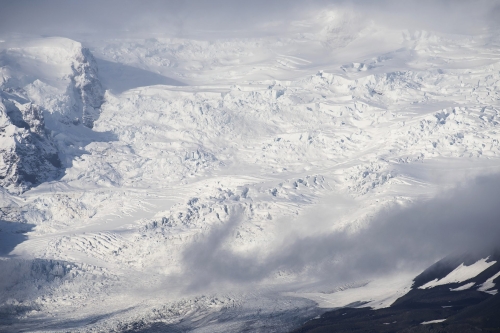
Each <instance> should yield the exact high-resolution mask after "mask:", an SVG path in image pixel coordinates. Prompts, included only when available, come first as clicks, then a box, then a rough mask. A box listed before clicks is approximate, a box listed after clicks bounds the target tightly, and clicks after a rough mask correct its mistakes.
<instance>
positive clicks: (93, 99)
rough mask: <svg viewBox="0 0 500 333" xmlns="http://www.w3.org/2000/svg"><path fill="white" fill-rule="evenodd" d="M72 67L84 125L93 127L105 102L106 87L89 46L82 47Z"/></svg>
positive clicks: (78, 105)
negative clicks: (100, 78)
mask: <svg viewBox="0 0 500 333" xmlns="http://www.w3.org/2000/svg"><path fill="white" fill-rule="evenodd" d="M71 67H72V69H73V73H74V76H73V77H72V83H73V85H74V90H75V97H76V98H75V99H76V101H77V107H78V109H79V110H78V112H79V113H80V112H81V117H82V118H81V119H82V123H83V125H85V126H87V127H89V128H92V127H93V126H94V121H95V120H97V118H99V114H100V112H101V109H100V108H101V105H102V103H103V102H104V89H103V87H102V85H101V82H100V81H99V78H98V76H97V72H98V71H97V63H96V61H95V59H94V56H93V55H92V53H90V51H89V50H88V49H87V48H81V49H80V50H79V51H78V52H77V53H76V56H75V60H74V61H73V64H72V66H71Z"/></svg>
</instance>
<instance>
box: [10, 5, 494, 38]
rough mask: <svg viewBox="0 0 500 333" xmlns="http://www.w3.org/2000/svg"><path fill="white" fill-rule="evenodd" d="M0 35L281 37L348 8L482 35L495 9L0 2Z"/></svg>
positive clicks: (387, 21) (397, 24) (391, 21)
mask: <svg viewBox="0 0 500 333" xmlns="http://www.w3.org/2000/svg"><path fill="white" fill-rule="evenodd" d="M2 2H3V3H2V11H1V12H0V33H2V34H6V33H18V34H19V33H21V34H34V35H49V36H64V37H70V38H71V37H73V38H75V37H78V36H82V35H90V36H93V37H96V38H104V37H117V36H121V37H123V36H141V37H147V36H151V34H161V35H167V36H176V37H183V36H190V35H196V33H197V32H199V31H203V32H208V31H217V33H215V35H214V36H228V34H229V36H235V37H240V36H258V35H263V34H264V35H276V36H279V35H282V34H283V33H284V32H286V31H288V30H289V29H290V23H291V22H293V21H297V20H299V21H300V20H303V19H310V18H311V17H315V16H316V15H317V14H318V13H320V12H322V11H325V10H338V11H349V12H350V13H352V14H354V16H355V20H359V21H364V22H371V21H374V22H376V23H378V24H381V25H387V26H391V27H394V28H398V29H425V30H437V31H443V32H448V33H481V32H484V31H485V30H487V29H489V28H492V27H495V26H498V17H499V16H500V4H499V3H498V1H495V0H479V1H465V0H459V1H451V0H439V1H415V0H411V1H395V0H383V1H368V0H352V1H345V0H337V1H335V0H311V1H298V0H291V1H285V0H278V1H271V2H269V1H263V0H253V1H229V0H215V1H202V0H187V1H181V0H167V1H158V0H148V1H131V0H126V1H117V0H109V1H96V0H89V1H63V0H45V1H34V0H22V1H6V0H4V1H2Z"/></svg>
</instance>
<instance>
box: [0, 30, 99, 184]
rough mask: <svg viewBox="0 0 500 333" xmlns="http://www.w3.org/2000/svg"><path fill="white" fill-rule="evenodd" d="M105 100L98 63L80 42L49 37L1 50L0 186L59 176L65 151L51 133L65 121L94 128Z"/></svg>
mask: <svg viewBox="0 0 500 333" xmlns="http://www.w3.org/2000/svg"><path fill="white" fill-rule="evenodd" d="M103 102H104V89H103V87H102V85H101V83H100V81H99V78H98V75H97V63H96V61H95V59H94V57H93V55H92V54H91V52H90V51H89V50H88V49H86V48H84V47H82V45H81V44H80V43H78V42H75V41H72V40H69V39H65V38H47V39H41V40H33V41H29V42H26V43H24V44H19V45H14V44H13V45H10V46H7V47H6V48H5V49H4V50H2V51H1V52H0V186H2V187H3V188H4V189H6V190H7V191H8V192H10V193H21V192H24V191H26V190H28V189H29V188H31V187H32V186H35V185H38V184H40V183H42V182H45V181H49V180H51V179H54V178H57V177H58V176H59V175H60V174H61V173H62V167H63V166H62V163H61V160H60V159H59V154H64V152H62V151H58V148H57V147H59V149H60V148H61V147H60V146H59V145H57V144H56V143H55V141H53V140H52V137H53V136H56V135H57V134H58V133H59V132H60V131H65V129H64V127H65V126H75V125H76V126H81V125H79V124H82V125H83V126H86V127H89V128H92V127H93V126H94V122H95V121H96V120H97V119H98V118H99V115H100V112H101V111H100V108H101V105H102V104H103ZM44 115H45V117H46V119H47V126H48V127H46V126H45V121H44ZM49 117H50V119H49ZM47 128H50V130H48V129H47ZM61 156H62V155H61Z"/></svg>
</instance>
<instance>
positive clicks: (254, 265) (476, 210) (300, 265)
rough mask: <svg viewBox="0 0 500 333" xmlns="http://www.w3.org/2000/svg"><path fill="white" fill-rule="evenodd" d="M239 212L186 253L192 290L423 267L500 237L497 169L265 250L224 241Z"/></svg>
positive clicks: (341, 279)
mask: <svg viewBox="0 0 500 333" xmlns="http://www.w3.org/2000/svg"><path fill="white" fill-rule="evenodd" d="M242 216H243V215H242V213H241V211H238V210H235V211H233V214H232V218H231V219H230V220H229V221H228V222H227V223H226V224H225V225H224V226H223V227H221V228H218V229H215V230H214V231H212V233H211V234H210V235H208V237H206V238H205V239H203V240H202V241H199V242H195V243H193V244H192V245H191V246H190V247H189V248H188V249H187V250H186V251H185V253H184V264H185V270H186V272H187V273H186V274H187V275H186V276H187V277H188V278H189V279H190V280H189V281H190V288H194V289H197V288H202V287H206V286H210V285H213V284H214V283H216V282H217V283H220V282H225V283H230V284H249V283H253V282H259V281H262V280H264V279H266V278H268V277H271V276H272V274H275V273H276V272H278V271H286V272H292V273H298V274H302V276H305V277H306V280H307V281H314V282H321V281H328V282H329V283H337V284H341V283H346V282H352V281H357V280H366V279H370V278H375V277H377V276H382V275H384V274H390V273H391V272H402V271H403V272H404V271H415V270H419V269H420V270H423V269H425V268H426V267H428V266H429V265H431V264H432V263H434V262H435V261H437V260H439V259H441V258H443V257H446V256H448V255H460V254H463V253H477V254H481V255H483V254H484V255H485V256H487V255H488V254H491V253H492V251H494V250H495V249H496V247H498V239H499V237H500V223H499V216H500V175H494V176H485V177H480V178H477V179H475V180H474V181H471V182H469V183H467V184H465V185H462V186H459V187H457V188H455V189H453V190H451V191H447V192H444V193H441V194H440V195H438V196H436V197H435V198H433V199H431V200H427V201H421V202H417V203H415V204H413V205H411V206H408V207H403V206H395V207H392V208H390V209H385V210H383V211H381V212H380V213H378V214H377V216H375V217H374V218H373V220H372V221H370V223H369V224H368V225H367V226H366V227H365V228H363V229H361V230H360V231H357V232H352V231H349V230H343V231H340V232H334V233H329V234H324V235H320V236H309V237H299V236H296V237H295V238H293V239H288V240H286V241H284V242H283V243H282V244H281V245H280V246H279V250H277V251H274V252H271V253H270V254H261V253H252V254H251V255H241V254H237V253H234V252H232V251H231V250H230V249H228V248H227V247H226V246H225V245H224V244H225V241H227V240H228V239H229V237H230V236H231V234H232V233H231V232H232V230H233V229H234V228H235V227H236V226H237V225H238V224H239V223H240V222H241V220H242V219H243V217H242ZM315 222H316V221H311V223H315Z"/></svg>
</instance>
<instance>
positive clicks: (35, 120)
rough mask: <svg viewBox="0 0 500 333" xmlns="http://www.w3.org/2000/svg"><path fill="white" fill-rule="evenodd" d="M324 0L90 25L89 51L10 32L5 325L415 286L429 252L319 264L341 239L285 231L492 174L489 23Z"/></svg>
mask: <svg viewBox="0 0 500 333" xmlns="http://www.w3.org/2000/svg"><path fill="white" fill-rule="evenodd" d="M330 14H331V15H333V16H331V15H330V16H328V15H327V14H322V15H326V17H323V18H322V19H321V20H319V21H314V22H323V23H322V24H317V23H313V22H309V23H308V24H306V23H307V22H296V28H294V29H297V31H295V30H293V29H292V31H291V32H290V33H289V35H287V36H286V38H274V37H265V38H254V39H219V40H215V41H203V40H192V39H172V38H161V37H159V38H155V39H147V40H131V39H114V40H98V41H92V40H88V41H87V43H88V46H89V49H90V50H92V53H93V54H94V56H95V57H96V60H94V56H93V55H92V54H91V51H89V50H88V49H86V48H83V47H82V45H81V44H80V43H78V42H75V41H71V40H68V39H63V38H42V39H36V40H32V39H30V40H26V39H20V38H18V39H16V38H12V40H8V41H6V42H5V43H1V44H0V45H1V46H0V47H1V49H2V51H1V53H0V66H1V70H2V77H3V79H2V81H1V88H2V105H4V107H2V108H1V109H0V111H1V112H2V118H1V119H2V120H1V121H2V124H4V125H2V126H4V127H3V128H4V132H2V135H3V134H5V137H4V138H5V139H3V138H2V140H1V145H2V157H3V166H2V169H0V171H2V170H5V171H2V172H4V174H5V175H6V176H4V178H2V187H3V189H2V197H0V199H1V200H2V204H1V207H2V213H3V215H2V219H5V220H6V221H7V220H8V221H9V222H5V223H15V224H16V228H14V229H15V230H18V229H17V224H19V225H23V226H27V225H29V226H30V228H29V229H31V228H32V231H30V232H29V233H27V234H26V236H25V237H24V238H25V239H20V240H19V242H18V244H13V246H12V247H11V248H9V249H8V251H7V250H6V253H3V254H4V255H7V254H10V255H15V256H16V257H13V258H9V257H5V258H3V259H2V260H1V261H0V267H1V271H2V272H7V273H5V274H4V273H1V274H4V275H0V277H2V279H0V280H2V281H3V282H2V283H3V284H2V285H1V288H2V290H1V293H0V311H1V314H2V315H3V314H6V315H5V318H7V319H6V320H5V321H4V322H0V325H4V324H5V325H14V326H11V327H16V328H17V327H18V328H19V329H25V330H29V331H57V330H62V331H67V330H71V331H79V330H80V331H92V330H104V331H112V330H116V331H123V330H126V329H146V328H148V327H150V325H152V324H154V323H156V324H158V323H160V324H162V325H169V326H165V327H168V328H170V329H176V328H178V329H190V330H196V331H199V332H203V331H207V332H213V331H220V332H223V331H227V332H234V331H238V330H242V329H244V328H248V329H250V330H255V331H259V330H263V329H264V328H263V327H267V328H269V327H272V328H273V329H275V330H277V331H286V330H290V329H292V328H293V327H295V326H296V325H298V324H300V323H301V322H302V321H303V320H305V318H309V317H311V316H314V315H315V314H316V312H317V310H315V309H314V303H313V302H312V301H315V302H320V303H321V302H322V301H324V302H327V303H329V304H330V306H344V305H347V304H349V303H353V302H366V301H367V299H366V298H365V297H364V295H367V293H368V292H369V293H370V299H369V300H368V301H369V302H370V303H369V305H370V306H373V307H382V306H388V305H390V303H391V302H393V301H394V300H395V299H396V298H397V297H399V296H401V295H403V294H404V293H406V292H407V291H408V290H409V289H410V287H411V285H412V281H413V278H414V277H415V276H416V275H417V273H418V270H419V269H423V268H425V267H416V268H415V267H414V268H413V271H410V272H408V271H405V273H404V274H399V275H394V276H391V277H389V278H387V279H385V278H381V279H376V278H375V277H373V276H348V277H347V278H346V279H347V280H348V281H345V279H340V278H339V280H336V279H324V278H323V277H324V275H322V274H324V272H323V271H322V268H323V267H327V266H328V265H336V264H337V263H338V262H342V257H341V256H340V257H335V258H333V259H332V258H331V257H329V256H323V257H321V258H317V257H315V256H314V255H313V254H314V253H313V254H311V255H309V256H308V253H309V252H308V251H306V250H307V248H308V246H304V247H303V248H302V250H300V251H298V250H297V249H296V248H293V247H292V246H290V247H285V249H290V250H296V251H297V252H293V251H290V253H296V254H297V255H296V257H294V258H292V259H293V260H292V259H290V258H289V257H287V254H286V253H285V254H282V252H280V251H281V248H280V247H281V246H282V245H283V244H284V245H287V244H290V242H291V243H292V244H296V243H293V241H294V240H297V242H298V244H302V243H300V240H301V239H304V238H307V237H310V238H312V239H314V237H318V235H324V234H330V233H335V232H343V233H345V234H346V235H356V232H358V231H360V230H364V228H366V227H367V226H368V225H370V221H371V220H372V218H373V217H374V216H376V215H377V213H378V212H380V211H381V210H382V209H384V208H388V207H394V206H395V205H397V204H399V205H403V206H409V205H411V204H412V203H414V202H418V201H420V200H423V199H429V198H433V197H435V196H436V194H437V193H439V192H440V191H442V190H446V189H449V188H452V187H454V186H456V185H458V184H461V183H462V182H464V181H465V180H468V179H471V178H473V177H475V176H477V175H480V174H490V173H493V172H498V171H499V170H500V160H499V157H500V143H499V140H500V132H499V130H498V127H499V126H500V105H499V98H500V88H499V87H500V84H499V82H500V58H499V57H498V56H497V54H498V47H499V44H498V40H497V39H495V38H497V37H496V36H497V35H496V34H494V33H491V34H486V33H485V34H484V35H478V36H456V35H445V34H438V33H432V32H425V31H416V32H409V31H397V30H388V29H387V28H382V27H377V26H375V25H373V24H370V25H368V26H362V25H358V24H354V23H353V22H355V20H351V19H347V18H346V20H341V21H339V17H338V15H337V16H335V15H334V13H330ZM349 22H351V23H349ZM300 27H306V28H303V29H304V30H303V31H302V30H300V29H302V28H300ZM97 65H99V66H101V67H100V68H99V69H98V68H97ZM101 80H102V82H103V83H104V87H103V85H102V84H101ZM117 80H130V81H127V84H120V82H117ZM168 83H170V84H168ZM104 89H108V91H107V92H106V93H104ZM0 106H1V105H0ZM4 147H5V148H4ZM59 161H60V162H59ZM15 170H17V171H15ZM2 175H3V174H2ZM30 177H35V178H30ZM32 180H33V181H32ZM33 185H38V186H36V187H34V188H32V189H31V190H29V191H27V192H25V193H23V194H19V193H20V192H22V191H23V190H26V189H28V188H30V187H32V186H33ZM4 189H6V190H8V191H9V192H11V194H9V193H7V192H6V191H4ZM11 225H13V224H11ZM14 229H12V230H14ZM3 230H10V229H9V228H2V231H1V232H2V233H4V231H3ZM19 230H22V231H26V230H28V229H27V228H25V229H22V228H20V227H19ZM9 232H10V231H9ZM14 233H15V232H14V231H13V232H10V234H14ZM10 234H9V235H10ZM5 235H6V234H5V233H4V236H5ZM2 237H3V236H2ZM327 241H328V239H327V240H326V241H323V243H321V242H320V241H318V244H325V243H328V242H327ZM307 244H310V243H305V245H307ZM325 246H326V245H325ZM326 248H327V249H329V248H328V247H326ZM299 254H300V255H299ZM296 258H298V259H297V260H295V259H296ZM437 259H439V258H429V259H428V260H429V262H428V263H426V264H430V263H432V261H433V260H437ZM256 262H257V263H259V265H255V263H256ZM332 262H333V263H332ZM457 266H458V265H457ZM234 267H237V268H238V269H235V268H234ZM328 267H330V266H328ZM333 267H335V266H333ZM343 267H347V266H343ZM454 268H456V267H454ZM454 268H453V269H454ZM461 271H462V270H460V272H461ZM15 272H19V273H15ZM467 276H468V277H469V275H467ZM378 277H380V274H379V275H378ZM439 281H441V282H442V281H445V280H439ZM439 281H438V282H439ZM450 281H451V280H450ZM453 281H455V282H457V280H456V279H455V280H453ZM460 281H465V280H460ZM426 282H428V281H426ZM436 283H437V282H436ZM443 283H444V282H443ZM492 283H494V282H493V280H491V281H490V280H487V281H486V280H485V281H484V283H483V286H484V288H487V290H491V284H492ZM429 286H430V285H429ZM325 290H335V292H332V293H326V294H328V295H327V296H325ZM485 290H486V289H485ZM309 299H310V300H312V301H310V300H309ZM321 305H322V306H324V304H321ZM7 314H8V316H7ZM0 318H4V317H1V316H0ZM40 318H41V319H42V320H43V324H40V321H39V319H40ZM219 319H220V320H219ZM0 320H3V319H0Z"/></svg>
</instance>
